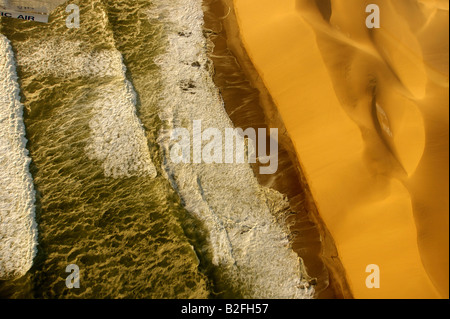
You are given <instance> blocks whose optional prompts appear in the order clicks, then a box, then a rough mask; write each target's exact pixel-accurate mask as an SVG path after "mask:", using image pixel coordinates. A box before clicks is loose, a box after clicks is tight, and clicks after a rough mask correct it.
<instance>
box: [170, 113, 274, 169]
mask: <svg viewBox="0 0 450 319" xmlns="http://www.w3.org/2000/svg"><path fill="white" fill-rule="evenodd" d="M169 135H170V140H171V141H172V142H174V141H175V143H173V145H172V147H171V148H170V159H171V160H172V162H173V163H175V164H180V163H184V164H189V163H191V151H192V154H193V163H194V164H201V163H205V164H212V163H216V164H224V163H225V164H244V163H246V158H247V161H248V163H252V164H255V163H256V160H257V159H258V161H259V162H260V163H261V164H269V165H268V166H261V167H260V168H259V171H260V173H261V174H262V175H269V174H275V173H276V172H277V170H278V129H277V128H275V129H274V128H271V129H270V152H269V154H267V130H266V129H265V128H259V129H258V133H256V130H255V129H254V128H248V129H246V130H245V131H244V130H243V129H241V128H225V138H223V133H222V131H221V130H220V129H218V128H207V129H205V130H202V120H194V121H193V124H192V139H191V134H190V131H189V130H188V129H187V128H175V129H173V130H172V131H171V132H170V133H169ZM246 138H247V139H246ZM246 140H247V141H248V143H247V145H246V143H245V142H246ZM256 141H258V143H257V145H258V158H257V157H256V151H255V145H256ZM191 142H192V143H191ZM205 142H207V143H206V145H204V146H203V144H204V143H205ZM202 146H203V147H202ZM245 149H247V152H246V151H245Z"/></svg>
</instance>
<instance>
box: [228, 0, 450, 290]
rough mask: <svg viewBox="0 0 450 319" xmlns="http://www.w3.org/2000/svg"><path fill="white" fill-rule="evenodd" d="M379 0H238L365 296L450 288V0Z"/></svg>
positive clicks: (246, 30) (250, 46)
mask: <svg viewBox="0 0 450 319" xmlns="http://www.w3.org/2000/svg"><path fill="white" fill-rule="evenodd" d="M368 3H369V2H365V1H358V0H350V1H320V2H319V1H309V0H298V1H294V0H284V1H281V2H271V1H268V0H261V1H258V2H256V1H253V0H245V1H243V0H234V6H235V11H236V15H237V18H238V23H239V27H240V31H241V38H242V41H243V43H244V46H245V48H246V50H247V52H248V54H249V56H250V57H251V59H252V62H253V63H254V65H255V68H256V69H257V71H258V72H259V74H260V76H261V77H262V79H263V81H264V83H265V85H266V87H267V88H268V90H269V92H270V94H271V95H272V97H273V100H274V102H275V104H276V105H277V107H278V108H279V111H280V115H281V117H282V119H283V121H284V123H285V125H286V128H287V131H288V133H289V135H290V137H291V139H292V140H293V143H294V147H295V150H296V152H297V156H298V158H299V161H300V165H301V166H302V169H303V171H304V173H305V176H306V179H307V181H308V184H309V185H310V188H311V191H312V194H313V196H314V199H315V201H316V205H317V207H318V210H319V213H320V215H321V217H322V218H323V220H324V222H325V224H326V225H327V227H328V228H329V230H330V232H331V234H332V236H333V238H334V240H335V241H336V244H337V248H338V252H339V256H340V258H341V260H342V263H343V265H344V267H345V269H346V272H347V276H348V279H349V282H350V286H351V288H352V292H353V293H354V296H355V297H356V298H441V297H442V298H448V3H445V2H444V1H416V0H405V1H395V2H394V1H382V0H379V1H372V2H370V3H376V4H377V5H378V6H379V7H380V10H381V28H380V29H373V30H369V29H368V28H367V27H366V26H365V20H366V17H367V15H368V14H367V13H366V12H365V7H366V5H367V4H368ZM268 43H270V45H268ZM369 264H377V265H379V267H380V270H381V288H380V289H368V288H367V287H366V277H367V276H368V275H369V274H368V273H366V272H365V270H366V266H367V265H369Z"/></svg>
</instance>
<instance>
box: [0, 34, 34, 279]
mask: <svg viewBox="0 0 450 319" xmlns="http://www.w3.org/2000/svg"><path fill="white" fill-rule="evenodd" d="M0 74H1V78H0V181H1V185H0V279H9V278H13V277H20V276H23V275H24V274H25V273H26V272H27V271H28V270H29V269H30V268H31V266H32V264H33V258H34V257H35V255H36V252H37V226H36V222H35V191H34V186H33V178H32V176H31V174H30V171H29V165H30V162H31V159H30V157H29V156H28V150H27V148H26V145H27V140H26V138H25V125H24V122H23V105H22V104H21V103H20V95H19V92H20V88H19V85H18V82H17V74H16V66H15V61H14V53H13V51H12V49H11V45H10V43H9V40H8V39H7V38H6V37H5V36H3V35H1V34H0Z"/></svg>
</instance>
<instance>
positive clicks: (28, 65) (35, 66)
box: [17, 37, 126, 78]
mask: <svg viewBox="0 0 450 319" xmlns="http://www.w3.org/2000/svg"><path fill="white" fill-rule="evenodd" d="M17 60H18V61H20V66H21V67H23V68H24V69H25V70H30V71H32V72H34V73H37V74H43V75H51V76H54V77H61V78H76V77H102V78H103V77H110V76H121V75H124V74H125V70H126V69H125V66H124V65H123V63H122V55H121V54H120V52H119V51H117V50H114V49H103V50H100V51H92V50H90V49H89V48H87V47H86V44H85V43H83V42H82V41H78V40H76V41H75V40H72V41H71V40H67V39H65V38H64V37H53V38H49V39H45V41H42V40H40V39H30V40H28V41H26V42H19V43H18V44H17Z"/></svg>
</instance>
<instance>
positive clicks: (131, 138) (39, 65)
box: [17, 37, 157, 178]
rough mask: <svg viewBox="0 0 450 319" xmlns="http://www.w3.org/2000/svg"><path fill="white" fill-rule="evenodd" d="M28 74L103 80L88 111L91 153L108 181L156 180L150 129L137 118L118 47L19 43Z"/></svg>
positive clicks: (65, 42)
mask: <svg viewBox="0 0 450 319" xmlns="http://www.w3.org/2000/svg"><path fill="white" fill-rule="evenodd" d="M18 46H19V48H18V50H17V51H18V52H19V54H18V61H19V62H20V66H21V67H22V68H23V70H24V71H30V72H34V73H39V74H43V75H47V76H52V77H56V78H62V79H79V78H81V79H87V80H92V79H95V78H98V79H99V80H102V81H99V82H98V84H97V85H95V86H93V87H92V88H91V90H90V92H89V96H90V98H89V101H85V100H84V101H83V102H80V103H83V105H82V107H84V108H85V109H86V111H87V112H91V113H92V119H91V121H90V122H89V127H90V129H91V138H90V139H89V144H88V145H87V146H86V154H87V156H88V157H89V159H91V160H98V161H100V162H101V163H102V167H103V169H104V174H105V176H107V177H113V178H124V177H132V176H149V177H151V178H154V177H156V175H157V172H156V168H155V166H154V164H153V162H152V160H151V155H150V150H149V148H148V144H147V138H146V136H145V130H144V128H143V126H142V123H141V122H140V120H139V118H138V116H137V113H136V103H137V101H136V93H135V91H134V88H133V85H132V84H131V82H130V81H129V80H128V79H127V78H126V67H125V65H124V63H123V58H122V55H121V54H120V52H119V51H118V50H117V49H115V48H109V49H103V50H99V51H93V50H91V49H89V48H88V44H87V43H84V42H83V41H79V40H66V39H64V37H54V38H50V39H46V41H44V42H41V41H37V40H29V41H27V42H24V43H19V44H18Z"/></svg>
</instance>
